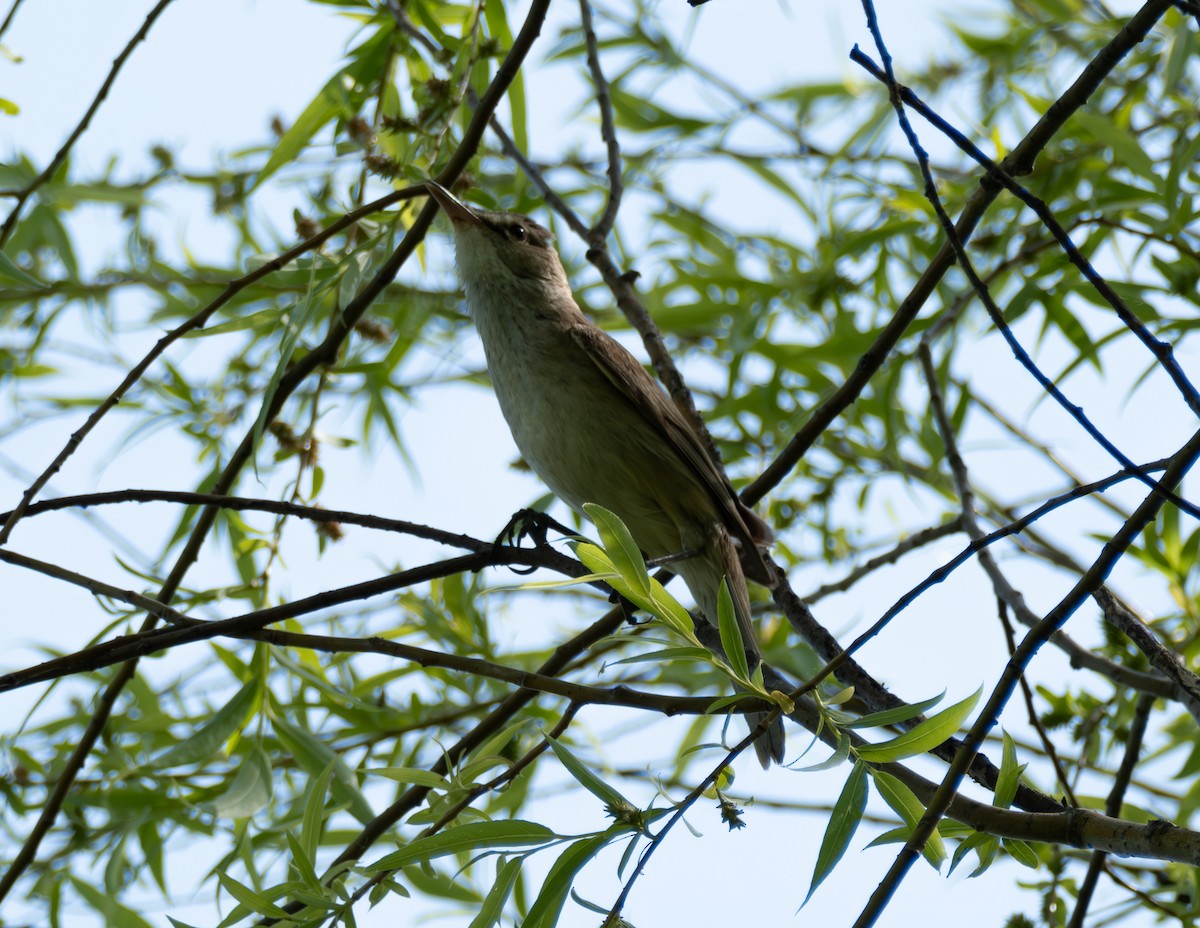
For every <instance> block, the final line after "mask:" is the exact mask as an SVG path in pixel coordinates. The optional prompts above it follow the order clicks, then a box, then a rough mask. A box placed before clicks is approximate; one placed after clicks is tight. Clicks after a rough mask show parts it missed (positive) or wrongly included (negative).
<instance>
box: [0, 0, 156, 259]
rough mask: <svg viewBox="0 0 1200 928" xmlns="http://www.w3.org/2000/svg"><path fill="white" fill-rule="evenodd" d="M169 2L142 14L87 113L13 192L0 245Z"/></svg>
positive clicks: (90, 117) (0, 234) (13, 11)
mask: <svg viewBox="0 0 1200 928" xmlns="http://www.w3.org/2000/svg"><path fill="white" fill-rule="evenodd" d="M170 3H171V0H158V3H156V4H155V5H154V9H152V10H151V11H150V13H149V15H148V16H147V17H146V20H145V22H143V23H142V27H141V28H140V29H138V31H137V32H135V33H134V34H133V38H132V39H130V40H129V42H128V43H127V44H126V46H125V48H124V49H122V50H121V54H119V55H117V57H116V58H115V59H114V60H113V63H112V68H110V69H109V72H108V77H106V78H105V79H104V83H103V84H101V85H100V89H99V90H98V91H97V92H96V96H95V99H93V100H92V105H91V106H89V107H88V109H87V112H86V113H84V114H83V119H81V120H79V125H77V126H76V127H75V130H74V131H73V132H72V133H71V134H70V135H69V136H67V140H66V141H65V142H63V144H62V147H61V148H60V149H59V150H58V151H57V152H56V153H55V155H54V157H53V158H51V159H50V163H49V164H48V165H46V167H45V169H44V170H43V171H42V173H41V174H39V175H38V176H37V177H35V178H34V179H33V180H31V181H30V182H29V183H28V184H26V185H25V186H24V187H22V188H21V189H20V190H19V191H18V192H17V195H16V201H17V202H16V203H14V204H13V208H12V212H11V213H9V214H8V218H7V219H6V220H4V225H3V226H0V248H3V247H4V246H5V245H6V244H8V240H9V238H10V237H11V236H12V233H13V229H15V228H16V227H17V218H18V217H19V216H20V215H21V209H22V207H24V205H25V201H26V200H28V199H29V197H30V196H31V195H32V194H33V192H34V191H35V190H37V189H38V188H39V187H41V186H42V184H44V183H46V181H48V180H49V179H50V178H51V177H53V176H54V173H55V172H56V171H57V170H58V169H59V168H60V167H62V163H63V162H64V161H66V160H67V155H69V154H70V153H71V149H72V148H73V147H74V146H75V143H76V142H77V141H79V137H80V136H81V135H83V133H84V132H85V131H87V127H88V126H89V125H90V124H91V122H92V117H93V116H95V115H96V111H97V110H98V109H100V104H101V103H103V102H104V99H105V98H106V97H107V96H108V92H109V90H111V89H112V85H113V82H114V81H115V80H116V79H117V75H118V74H119V73H120V71H121V68H122V67H124V65H125V62H126V61H127V60H128V59H129V56H130V55H132V54H133V50H134V48H136V47H137V44H138V43H139V42H141V41H142V40H143V39H144V38H146V34H147V33H148V32H149V31H150V27H151V26H153V25H154V21H155V20H156V19H158V17H159V15H160V14H161V13H162V11H163V10H165V9H166V8H167V7H168V6H169V5H170ZM16 11H17V6H16V4H15V3H14V4H13V7H12V9H11V10H10V11H9V14H8V19H6V20H5V21H4V25H3V26H2V27H0V33H3V31H4V29H7V28H8V23H9V21H10V20H11V19H12V16H13V14H14V13H15V12H16Z"/></svg>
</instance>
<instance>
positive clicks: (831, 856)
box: [801, 763, 869, 908]
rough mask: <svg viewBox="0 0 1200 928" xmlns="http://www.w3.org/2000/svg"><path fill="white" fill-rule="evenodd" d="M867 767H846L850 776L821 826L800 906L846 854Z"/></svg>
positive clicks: (862, 802) (862, 804)
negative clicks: (823, 824) (808, 880)
mask: <svg viewBox="0 0 1200 928" xmlns="http://www.w3.org/2000/svg"><path fill="white" fill-rule="evenodd" d="M868 792H869V790H868V787H867V766H866V764H862V763H858V764H855V765H854V766H853V767H852V768H851V769H850V776H849V777H847V779H846V784H845V785H844V786H843V787H842V792H841V794H840V795H839V796H838V798H837V802H835V803H834V804H833V814H831V815H830V816H829V823H828V824H827V825H826V826H825V836H824V837H823V838H822V839H821V849H820V850H819V851H818V852H817V863H816V866H815V867H814V868H813V875H812V882H811V883H809V887H808V894H807V895H806V896H805V897H804V902H803V903H801V908H803V907H804V906H805V905H807V904H808V900H809V899H811V898H812V894H813V893H814V892H816V891H817V887H818V886H820V885H821V882H822V881H823V880H824V879H825V877H827V876H829V874H830V873H832V872H833V868H834V867H835V866H837V863H838V861H840V860H841V859H842V856H843V855H844V854H845V853H846V848H848V847H849V846H850V841H851V839H852V838H853V837H854V832H856V831H857V830H858V823H859V822H861V821H862V817H863V813H864V812H865V811H866V809H867V793H868Z"/></svg>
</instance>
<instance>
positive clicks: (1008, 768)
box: [992, 732, 1026, 809]
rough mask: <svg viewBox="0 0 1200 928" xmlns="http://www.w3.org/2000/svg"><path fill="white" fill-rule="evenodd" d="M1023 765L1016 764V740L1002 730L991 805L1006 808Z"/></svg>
mask: <svg viewBox="0 0 1200 928" xmlns="http://www.w3.org/2000/svg"><path fill="white" fill-rule="evenodd" d="M1025 767H1026V765H1025V764H1021V765H1020V766H1017V745H1016V742H1014V741H1013V739H1012V735H1010V734H1009V733H1008V732H1004V749H1003V753H1002V755H1001V757H1000V773H999V775H998V776H997V777H996V793H995V796H994V797H993V798H992V805H994V806H996V807H998V808H1000V809H1007V808H1008V807H1009V806H1011V805H1012V801H1013V799H1015V798H1016V795H1017V787H1018V786H1019V785H1020V783H1021V774H1022V773H1024V772H1025Z"/></svg>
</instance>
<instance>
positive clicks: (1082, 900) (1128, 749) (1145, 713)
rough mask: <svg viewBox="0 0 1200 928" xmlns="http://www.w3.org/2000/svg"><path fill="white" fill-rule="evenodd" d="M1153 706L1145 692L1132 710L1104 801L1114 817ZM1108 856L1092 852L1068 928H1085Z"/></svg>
mask: <svg viewBox="0 0 1200 928" xmlns="http://www.w3.org/2000/svg"><path fill="white" fill-rule="evenodd" d="M1153 708H1154V697H1153V696H1147V695H1145V694H1143V695H1141V696H1139V697H1138V701H1137V706H1136V707H1134V710H1133V722H1132V724H1130V726H1129V739H1128V740H1127V741H1126V742H1125V756H1124V757H1123V758H1121V767H1120V769H1118V770H1117V775H1116V777H1115V778H1114V779H1113V786H1112V789H1111V790H1110V791H1109V794H1108V799H1107V800H1106V802H1105V804H1104V811H1105V812H1106V813H1107V814H1108V815H1111V816H1113V817H1114V818H1115V817H1117V816H1119V815H1120V814H1121V805H1122V803H1123V802H1124V801H1125V790H1126V789H1128V787H1129V781H1130V780H1132V779H1133V768H1134V767H1136V766H1137V762H1138V755H1139V754H1140V753H1141V750H1142V739H1143V738H1144V737H1145V735H1146V723H1147V722H1148V721H1149V719H1150V710H1151V709H1153ZM1107 857H1108V855H1107V854H1106V853H1105V852H1104V851H1095V852H1093V854H1092V859H1091V860H1090V861H1089V862H1088V869H1087V874H1086V875H1085V876H1084V878H1083V882H1082V883H1080V884H1079V895H1078V896H1077V897H1076V900H1075V911H1074V912H1072V913H1071V921H1070V922H1069V923H1068V925H1067V928H1083V923H1084V919H1085V918H1086V917H1087V910H1088V906H1089V905H1090V904H1091V901H1092V894H1093V893H1094V892H1095V891H1096V884H1097V883H1098V882H1099V881H1100V874H1101V872H1102V871H1103V870H1104V863H1105V860H1106V858H1107Z"/></svg>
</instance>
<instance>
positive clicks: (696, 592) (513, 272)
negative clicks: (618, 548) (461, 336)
mask: <svg viewBox="0 0 1200 928" xmlns="http://www.w3.org/2000/svg"><path fill="white" fill-rule="evenodd" d="M425 186H426V189H427V190H428V192H429V195H430V196H431V197H432V198H433V199H434V200H435V201H436V202H437V204H438V205H439V206H440V207H441V209H442V211H443V212H444V213H445V214H446V216H447V217H448V218H449V220H450V223H451V226H452V227H453V230H454V250H455V265H456V269H457V272H458V278H459V281H460V282H461V284H462V286H463V290H464V292H465V295H466V303H467V308H468V310H469V314H470V316H471V318H472V321H473V322H474V324H475V328H476V330H477V331H478V333H479V337H480V340H481V341H482V342H483V351H484V355H485V358H486V361H487V369H488V374H489V376H490V379H491V382H492V387H493V389H494V390H495V394H496V399H497V400H498V401H499V404H500V410H501V412H502V413H503V415H504V418H505V420H506V421H507V423H508V427H509V429H510V431H511V432H512V437H513V440H514V441H515V443H516V446H517V449H518V450H519V451H520V453H521V456H522V457H523V458H524V459H525V461H526V463H528V464H529V466H530V467H531V468H532V469H533V471H534V472H535V473H536V474H537V475H538V476H539V477H540V478H541V480H542V481H543V482H544V483H545V484H546V486H548V487H549V488H550V489H551V490H552V491H553V492H554V494H555V495H556V496H557V497H558V498H559V499H561V500H562V501H563V502H564V503H566V504H567V505H568V506H569V507H570V508H571V509H573V510H575V511H576V512H578V513H580V514H581V515H585V513H584V508H583V507H584V504H585V503H595V504H598V505H600V506H602V507H604V508H605V509H608V510H610V511H611V512H613V513H615V514H616V515H617V516H618V518H620V519H621V521H622V522H624V523H625V526H626V527H627V528H628V529H629V532H630V534H631V535H632V536H633V539H634V541H635V542H637V545H638V547H639V548H641V549H642V551H643V553H644V554H646V555H647V556H649V557H650V558H658V557H666V556H669V555H675V554H684V555H686V557H684V558H683V559H681V560H678V561H675V562H673V563H672V564H671V569H672V570H673V571H675V572H676V573H677V574H679V575H680V576H681V577H682V578H683V581H684V583H685V584H686V585H687V587H688V590H689V591H690V592H691V594H692V596H693V598H694V599H695V600H696V605H697V607H698V609H699V610H700V612H701V613H702V615H703V616H704V618H705V619H706V620H707V621H708V622H709V623H710V624H712V625H714V626H715V625H716V624H717V601H718V595H719V590H720V586H721V581H722V579H725V580H726V582H727V585H728V589H729V592H730V596H731V598H732V600H733V606H734V614H735V616H736V618H737V623H738V628H739V631H740V632H741V637H742V642H743V646H744V649H745V652H746V657H747V660H748V662H749V666H750V668H751V670H753V669H754V668H755V667H757V666H758V664H759V663H760V662H761V659H762V658H761V652H760V650H759V646H758V638H757V635H756V634H755V631H754V626H753V624H752V623H751V618H750V596H749V592H748V590H747V587H746V571H748V572H749V574H750V576H751V577H752V578H753V579H754V580H756V581H757V582H759V583H762V584H764V585H767V586H771V585H773V580H772V576H771V573H770V571H769V569H768V567H767V565H766V563H765V560H764V558H763V556H762V552H761V550H760V548H759V546H760V545H766V544H768V543H769V542H770V540H771V530H770V528H769V527H768V526H767V524H766V523H765V522H764V521H763V520H762V519H761V518H760V517H759V516H758V515H757V514H756V513H754V512H753V511H752V510H751V509H750V508H749V507H747V506H746V505H745V504H744V503H743V502H742V501H741V500H740V499H739V498H738V496H737V494H736V493H735V492H734V490H733V487H732V486H731V485H730V483H729V480H728V478H727V477H726V476H725V473H724V471H723V470H722V469H721V468H720V467H719V466H718V465H717V464H716V463H714V461H713V459H712V458H711V457H710V456H709V454H708V452H707V450H706V449H705V447H704V444H703V443H702V442H701V440H700V438H699V437H698V435H697V434H696V431H695V430H694V429H693V428H692V426H691V425H690V424H689V423H688V421H687V419H686V418H685V417H684V415H683V414H682V413H681V412H680V411H679V410H678V409H677V408H676V406H675V405H674V403H672V401H671V399H670V398H669V397H668V396H667V394H666V392H665V391H664V390H663V389H662V388H661V387H660V386H659V385H658V383H657V382H656V381H655V380H654V379H653V378H652V377H651V376H650V374H649V373H647V372H646V369H645V368H644V367H643V366H642V365H641V364H640V363H639V362H638V360H637V359H636V358H635V357H634V356H633V355H632V354H631V353H630V352H629V351H628V350H627V349H626V348H625V347H624V346H623V345H621V344H620V343H619V342H618V341H617V340H616V339H614V338H613V337H612V336H610V335H609V334H608V333H607V332H605V331H604V330H603V329H602V328H600V326H598V325H597V324H596V323H595V322H593V321H592V320H591V319H589V318H588V317H587V316H586V315H585V314H584V313H583V311H582V310H581V309H580V308H579V305H578V304H577V303H576V302H575V298H574V296H573V295H572V292H571V285H570V283H569V281H568V280H567V274H566V271H565V270H564V269H563V265H562V261H561V260H560V258H559V255H558V252H557V251H556V250H555V248H554V236H553V235H552V234H551V232H550V231H549V230H548V229H546V228H545V227H544V226H542V225H541V224H539V223H538V222H536V221H534V220H533V219H530V218H529V217H528V216H523V215H520V214H518V213H510V212H495V211H491V210H484V209H478V208H473V207H470V206H467V205H466V204H464V203H462V202H461V201H460V200H459V199H458V198H457V197H455V196H454V195H453V194H452V193H450V191H449V190H447V189H446V188H445V187H442V186H441V185H440V184H437V183H436V182H432V181H431V182H428V183H426V185H425ZM735 539H736V541H737V544H735ZM743 563H744V564H745V570H744V569H743ZM761 718H762V716H761V715H758V714H753V713H752V714H749V715H748V716H747V721H748V722H749V723H750V725H751V728H754V727H755V726H756V725H757V723H758V722H759V721H760V720H761ZM754 747H755V753H756V754H757V756H758V759H759V761H760V762H761V763H762V765H763V767H764V768H766V767H769V766H770V764H771V762H772V761H774V762H775V763H782V760H783V756H784V754H783V752H784V734H783V726H782V722H781V721H780V720H778V719H776V720H775V722H774V723H773V724H772V725H771V727H770V729H769V730H768V731H767V732H765V733H764V734H762V735H760V736H759V738H758V739H756V741H755V743H754Z"/></svg>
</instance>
